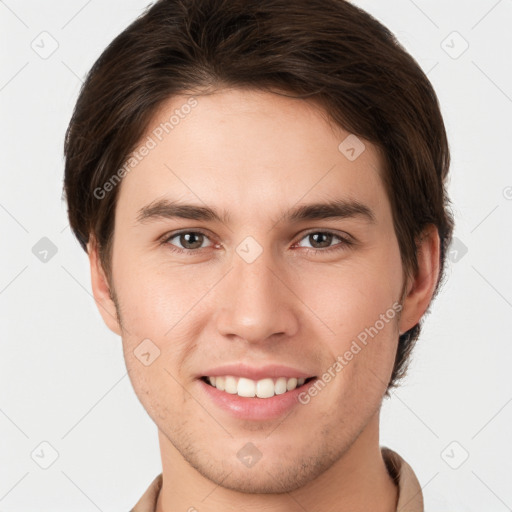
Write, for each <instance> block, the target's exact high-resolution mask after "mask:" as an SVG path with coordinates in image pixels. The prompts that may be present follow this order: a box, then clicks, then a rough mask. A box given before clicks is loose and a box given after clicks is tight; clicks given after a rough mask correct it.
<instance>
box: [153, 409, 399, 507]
mask: <svg viewBox="0 0 512 512" xmlns="http://www.w3.org/2000/svg"><path fill="white" fill-rule="evenodd" d="M159 441H160V449H161V454H162V474H163V485H162V489H161V491H160V494H159V497H158V502H157V507H156V512H170V511H172V510H187V511H189V510H190V511H191V512H192V511H194V510H201V512H224V511H225V510H235V509H236V510H239V509H242V510H245V511H247V512H256V511H259V510H265V511H266V512H289V511H290V510H297V511H302V510H308V511H310V512H323V511H327V510H337V511H339V512H349V511H350V512H363V511H367V510H372V511H374V512H395V511H396V505H397V501H398V489H397V487H396V485H395V483H394V482H393V480H392V478H391V477H390V475H389V473H388V471H387V469H386V465H385V463H384V459H383V458H382V454H381V450H380V446H379V411H377V412H376V414H375V415H374V416H373V417H372V419H371V420H370V421H369V422H368V424H367V426H366V427H365V428H364V430H363V431H362V432H361V434H360V435H359V436H358V438H357V439H356V440H355V441H354V443H352V445H351V446H350V448H349V449H348V450H347V451H346V452H345V453H344V455H343V456H342V457H341V458H340V459H339V460H337V461H336V462H335V463H334V464H333V465H332V466H331V467H330V468H329V469H328V470H326V471H325V472H324V473H322V474H321V475H320V476H318V477H317V478H315V479H314V480H312V481H310V482H308V483H307V484H306V485H304V486H303V487H300V488H299V489H297V490H295V491H292V492H289V493H283V494H247V493H242V492H237V491H234V490H232V489H226V488H224V487H222V485H216V484H215V483H214V482H212V481H210V480H208V479H207V478H205V477H204V476H202V475H201V474H200V473H199V472H198V471H197V470H196V469H195V468H193V467H192V466H190V464H189V463H188V462H187V461H186V460H185V459H183V457H182V456H181V454H180V453H179V452H178V451H177V450H176V449H175V448H174V446H173V445H172V443H171V442H170V441H169V439H168V438H167V437H165V435H164V434H162V432H161V431H159Z"/></svg>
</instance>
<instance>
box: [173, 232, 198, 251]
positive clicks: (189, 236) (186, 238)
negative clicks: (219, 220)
mask: <svg viewBox="0 0 512 512" xmlns="http://www.w3.org/2000/svg"><path fill="white" fill-rule="evenodd" d="M174 239H177V243H176V242H174V243H172V242H171V241H172V240H174ZM205 240H208V237H207V236H206V235H205V234H203V233H200V232H198V231H182V232H181V233H175V234H172V235H171V236H169V237H168V238H166V240H165V241H164V242H165V243H166V244H169V245H170V246H171V249H172V250H176V251H178V252H179V251H183V252H184V251H194V250H197V249H202V248H203V247H202V245H203V243H204V241H205Z"/></svg>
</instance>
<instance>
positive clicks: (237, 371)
mask: <svg viewBox="0 0 512 512" xmlns="http://www.w3.org/2000/svg"><path fill="white" fill-rule="evenodd" d="M224 375H232V376H234V377H245V378H247V379H252V380H260V379H264V378H266V377H270V378H273V379H277V378H279V377H287V378H293V377H295V378H297V379H300V378H304V379H307V378H308V377H313V376H314V375H313V374H312V373H308V372H304V371H302V370H298V369H297V368H293V367H291V366H285V365H282V364H269V365H265V366H259V367H255V366H249V365H247V364H243V363H236V364H226V365H222V366H216V367H215V368H210V369H209V370H205V371H204V373H202V374H201V375H200V376H199V377H218V376H224Z"/></svg>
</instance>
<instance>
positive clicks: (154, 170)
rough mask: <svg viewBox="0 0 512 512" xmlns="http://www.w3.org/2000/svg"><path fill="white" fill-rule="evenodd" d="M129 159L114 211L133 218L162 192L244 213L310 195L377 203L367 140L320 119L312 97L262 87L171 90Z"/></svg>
mask: <svg viewBox="0 0 512 512" xmlns="http://www.w3.org/2000/svg"><path fill="white" fill-rule="evenodd" d="M144 148H145V149H144ZM129 161H131V163H132V164H133V165H130V166H126V168H127V169H128V170H129V172H127V173H126V175H125V177H124V178H123V181H122V184H121V190H120V191H119V198H118V208H120V209H122V210H123V211H124V213H126V214H129V213H130V210H131V211H132V212H131V216H132V217H133V216H134V215H135V213H134V212H135V211H139V210H140V208H142V207H144V206H145V205H147V204H148V203H150V202H151V201H154V200H155V199H158V198H163V197H172V198H173V199H182V200H184V201H185V200H186V202H194V203H197V204H201V203H203V204H208V205H211V204H214V205H217V206H219V208H223V209H225V210H232V209H234V210H237V211H238V214H240V215H242V216H244V217H246V218H247V219H248V218H249V216H251V215H252V216H258V215H259V216H261V215H262V214H263V213H265V212H269V214H270V215H272V216H273V217H275V215H276V213H277V212H279V211H281V209H282V207H283V206H287V207H290V206H292V205H294V204H297V203H307V202H315V201H318V200H326V199H328V200H332V199H335V200H336V199H340V198H347V199H356V200H358V201H360V202H364V203H368V204H371V205H373V207H374V208H378V207H379V205H380V204H382V203H383V201H385V194H384V188H383V185H382V180H381V172H382V171H381V169H380V165H381V159H380V154H379V152H378V150H377V148H376V147H375V146H373V145H372V144H370V143H369V142H368V141H365V140H363V139H360V138H358V137H356V136H355V135H353V134H350V132H347V131H346V130H344V129H343V128H341V127H338V126H335V125H333V124H332V123H329V122H328V120H327V117H326V114H325V112H324V111H323V110H322V109H321V108H320V107H319V106H318V105H316V104H315V103H312V102H309V101H306V100H303V99H295V98H290V97H286V96H283V95H279V94H275V93H270V92H262V91H254V90H241V89H225V90H221V91H217V92H215V93H212V94H204V95H202V94H198V95H196V96H194V97H193V98H191V97H190V96H188V95H179V96H174V97H172V98H170V99H168V100H167V101H165V102H164V103H163V104H162V105H161V106H160V108H159V109H158V111H157V112H156V114H155V116H154V117H153V119H152V120H151V122H150V123H149V125H148V129H147V131H146V133H145V135H144V136H143V137H142V138H141V140H140V142H139V144H138V145H137V146H136V149H135V151H134V153H133V154H132V157H131V159H129ZM262 208H263V209H262Z"/></svg>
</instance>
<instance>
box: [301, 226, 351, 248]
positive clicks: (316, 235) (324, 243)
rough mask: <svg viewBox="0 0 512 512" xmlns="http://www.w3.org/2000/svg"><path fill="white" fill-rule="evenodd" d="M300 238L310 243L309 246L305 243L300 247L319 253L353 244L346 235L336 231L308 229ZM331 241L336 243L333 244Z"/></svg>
mask: <svg viewBox="0 0 512 512" xmlns="http://www.w3.org/2000/svg"><path fill="white" fill-rule="evenodd" d="M302 240H307V241H308V242H309V244H310V245H309V246H307V245H306V246H302V247H305V248H306V249H307V250H309V251H313V252H319V253H321V252H324V253H325V252H329V251H334V250H340V249H344V248H346V247H348V246H350V245H352V244H353V242H352V241H351V240H349V239H348V237H343V236H341V235H338V234H336V233H331V232H330V231H310V232H309V233H307V234H306V235H305V236H304V237H302ZM333 242H337V243H334V244H333ZM299 245H300V242H299Z"/></svg>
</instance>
